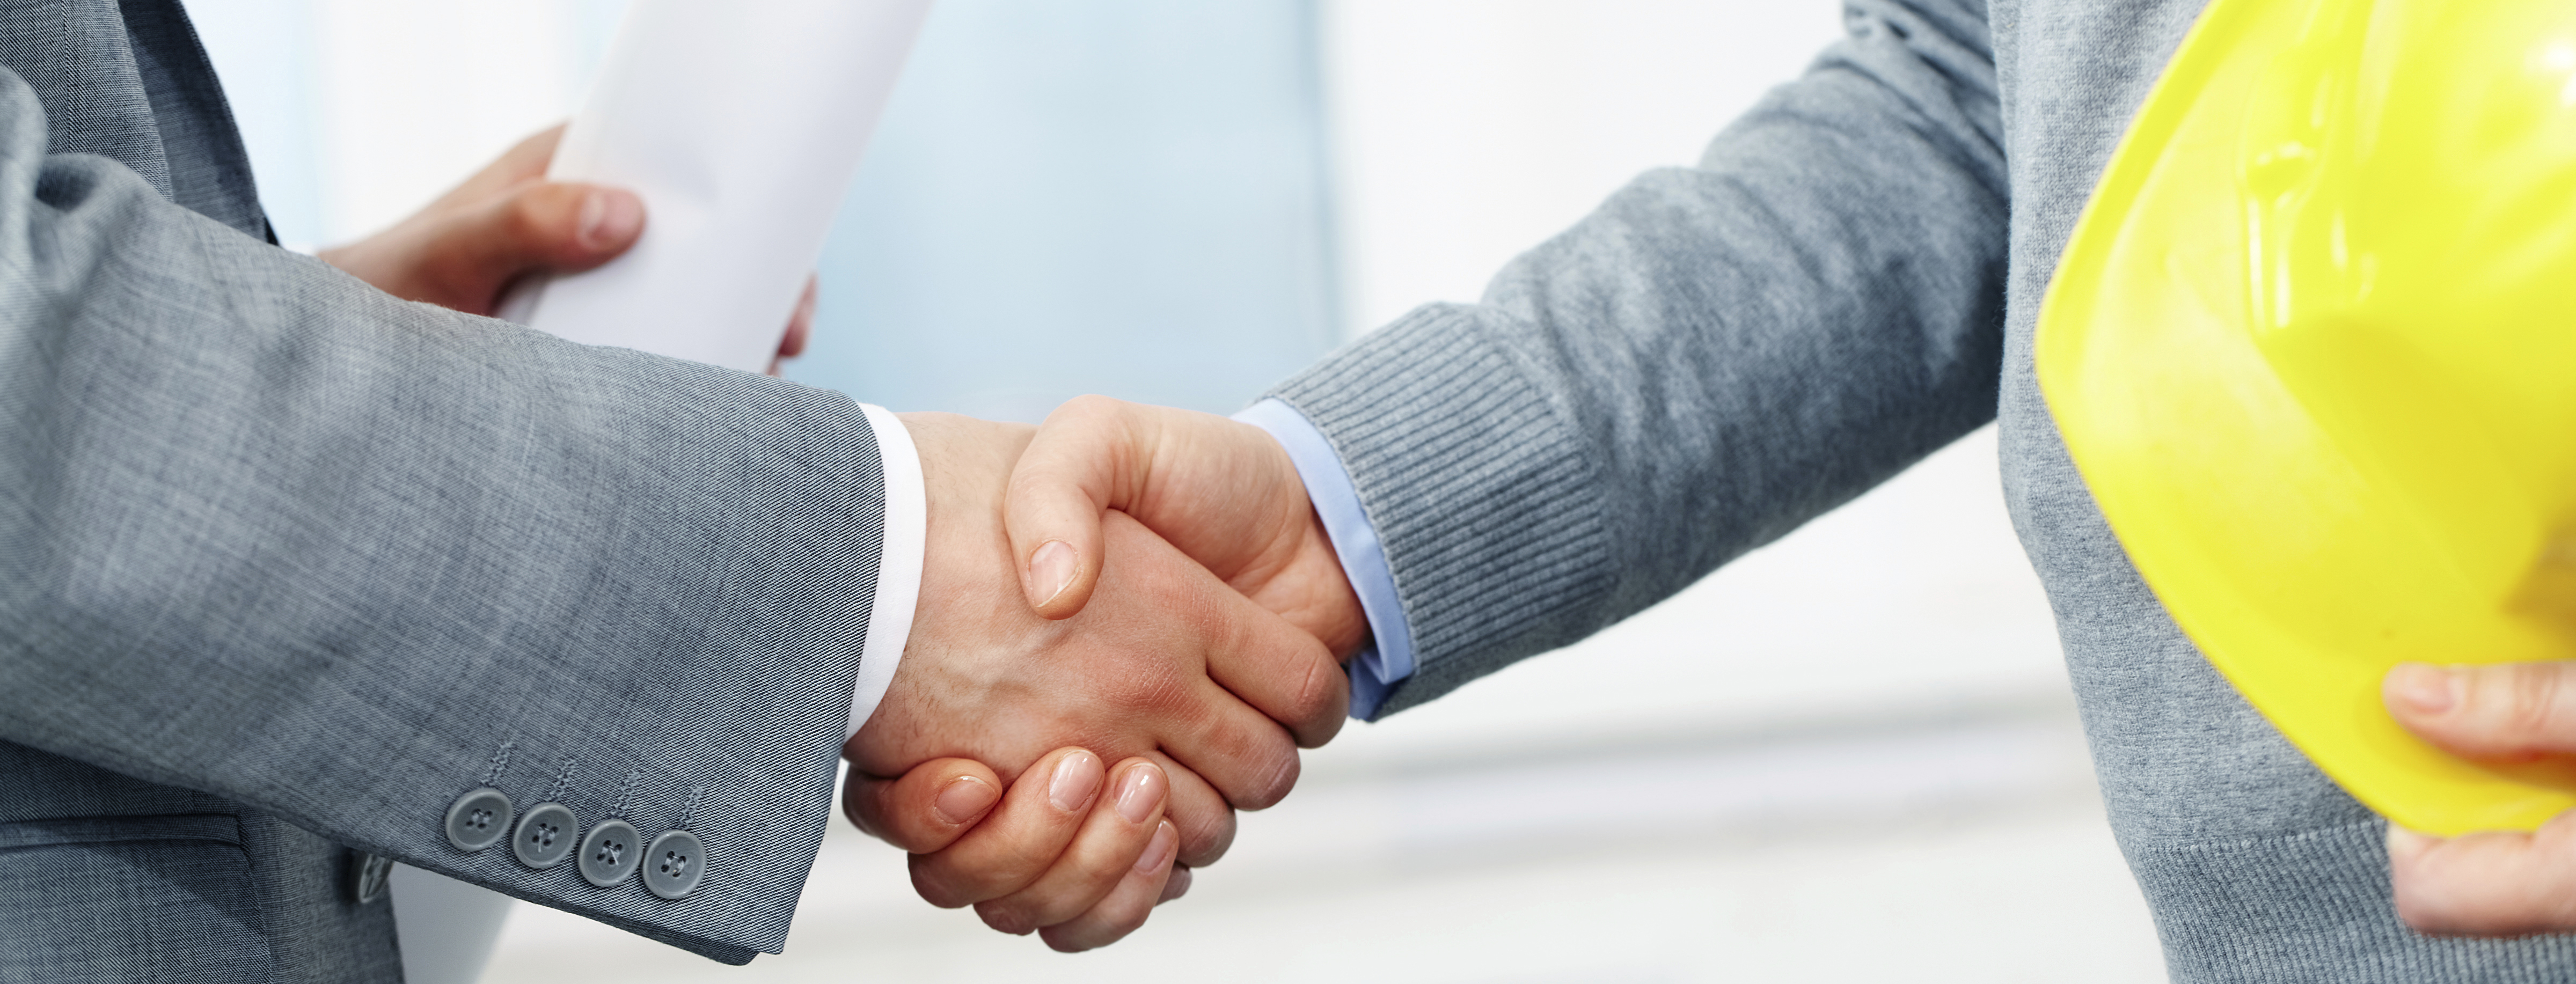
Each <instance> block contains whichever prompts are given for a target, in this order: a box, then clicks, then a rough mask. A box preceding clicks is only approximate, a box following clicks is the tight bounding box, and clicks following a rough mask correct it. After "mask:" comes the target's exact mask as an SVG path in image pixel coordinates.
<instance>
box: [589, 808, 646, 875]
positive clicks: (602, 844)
mask: <svg viewBox="0 0 2576 984" xmlns="http://www.w3.org/2000/svg"><path fill="white" fill-rule="evenodd" d="M643 858H644V836H643V835H642V834H638V833H636V832H635V825H634V824H631V823H627V822H626V821H624V820H602V821H600V822H599V826H596V827H592V828H590V836H587V837H584V838H582V839H581V876H582V877H583V878H587V879H590V883H591V884H593V885H597V886H599V887H601V888H607V887H608V886H610V885H614V884H617V883H618V882H622V881H625V880H626V876H628V875H631V874H634V873H635V863H636V862H638V861H641V860H643Z"/></svg>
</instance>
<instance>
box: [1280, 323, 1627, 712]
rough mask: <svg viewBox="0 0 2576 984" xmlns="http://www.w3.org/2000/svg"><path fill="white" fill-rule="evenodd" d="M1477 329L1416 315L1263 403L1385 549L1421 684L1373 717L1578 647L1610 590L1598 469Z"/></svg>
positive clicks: (1518, 369)
mask: <svg viewBox="0 0 2576 984" xmlns="http://www.w3.org/2000/svg"><path fill="white" fill-rule="evenodd" d="M1481 316H1498V315H1493V314H1492V312H1490V311H1480V310H1479V309H1475V308H1467V307H1461V306H1455V305H1434V306H1431V307H1425V308H1422V309H1420V310H1417V311H1415V312H1414V313H1413V314H1411V315H1408V316H1406V317H1405V318H1404V319H1403V320H1400V321H1398V322H1396V323H1395V324H1393V325H1390V326H1388V327H1386V328H1385V329H1382V330H1380V331H1378V332H1376V333H1374V334H1371V335H1369V336H1368V337H1366V338H1364V339H1361V340H1360V341H1359V342H1357V343H1354V344H1352V345H1350V346H1348V347H1346V348H1344V349H1342V350H1341V351H1339V352H1337V353H1335V354H1333V355H1332V356H1330V357H1328V358H1326V359H1325V360H1324V361H1322V362H1320V363H1317V364H1316V365H1315V366H1314V367H1312V368H1310V369H1308V370H1306V371H1305V372H1302V373H1299V374H1298V375H1297V376H1295V377H1292V378H1290V379H1289V380H1288V381H1287V382H1285V383H1282V384H1280V385H1279V387H1278V388H1276V389H1275V390H1273V391H1272V392H1271V394H1270V395H1271V396H1273V397H1275V398H1277V399H1280V400H1282V401H1285V402H1287V403H1288V404H1289V405H1291V406H1293V407H1295V408H1297V410H1298V412H1300V413H1302V414H1304V415H1305V416H1306V419H1308V420H1310V421H1313V422H1314V424H1315V427H1316V428H1317V429H1318V430H1321V431H1322V432H1323V433H1324V436H1325V438H1326V439H1327V440H1329V441H1331V442H1332V445H1333V450H1334V452H1335V453H1336V454H1338V455H1340V457H1341V459H1342V464H1343V465H1344V466H1345V467H1347V468H1348V469H1349V470H1350V474H1351V480H1352V484H1353V486H1354V487H1355V488H1356V489H1357V491H1358V493H1359V498H1360V503H1361V505H1362V506H1363V507H1364V508H1365V509H1366V510H1367V512H1368V517H1369V521H1370V523H1371V524H1372V525H1373V526H1375V527H1376V528H1377V533H1378V537H1379V539H1380V540H1381V541H1382V542H1383V543H1384V544H1385V547H1386V556H1387V563H1388V567H1389V569H1390V570H1391V571H1392V572H1393V574H1394V577H1395V589H1396V594H1397V596H1398V597H1399V598H1400V599H1401V600H1402V601H1403V605H1404V612H1405V616H1406V619H1407V621H1409V622H1410V623H1411V625H1412V627H1413V643H1414V653H1415V661H1416V666H1417V669H1416V670H1415V672H1414V675H1413V677H1412V678H1411V679H1408V680H1406V681H1404V682H1402V683H1399V684H1397V685H1396V686H1395V688H1394V689H1393V691H1392V692H1390V694H1389V695H1388V697H1387V700H1386V703H1385V704H1384V705H1382V706H1381V707H1380V709H1379V712H1378V713H1379V715H1380V716H1383V715H1384V714H1386V713H1389V712H1392V711H1397V710H1402V709H1404V708H1406V707H1410V706H1413V705H1415V704H1419V703H1421V702H1423V701H1426V700H1430V699H1432V698H1434V697H1438V696H1440V695H1441V694H1444V693H1447V692H1449V691H1450V690H1454V689H1456V688H1457V687H1458V686H1459V685H1461V684H1464V683H1466V682H1467V681H1469V680H1472V679H1475V678H1477V677H1480V676H1483V675H1485V674H1487V673H1490V672H1493V671H1494V670H1496V669H1500V668H1501V667H1502V666H1504V665H1506V664H1508V663H1511V662H1512V661H1514V660H1517V659H1520V658H1522V657H1525V656H1529V655H1532V654H1535V653H1538V652H1543V651H1545V650H1548V649H1553V648H1556V647H1558V646H1562V645H1564V644H1566V643H1569V642H1572V641H1574V639H1575V638H1579V637H1580V636H1581V634H1582V633H1583V632H1585V631H1588V630H1589V628H1590V627H1591V626H1590V622H1589V620H1588V619H1587V618H1586V617H1584V615H1583V612H1584V610H1585V609H1586V608H1587V607H1589V605H1590V604H1591V603H1594V602H1597V601H1598V600H1599V599H1600V598H1601V597H1602V596H1603V595H1604V594H1606V593H1607V591H1608V590H1609V587H1610V584H1611V571H1610V565H1609V561H1610V553H1609V548H1608V545H1607V535H1606V529H1605V527H1604V524H1603V522H1602V519H1601V505H1602V504H1601V501H1600V493H1599V490H1598V489H1597V488H1596V487H1595V483H1596V481H1597V477H1598V475H1597V473H1598V469H1597V468H1596V467H1595V466H1594V464H1593V463H1592V462H1591V460H1590V459H1589V458H1588V457H1587V456H1586V455H1585V453H1584V444H1583V442H1582V441H1581V440H1580V439H1579V437H1578V435H1577V432H1576V431H1575V428H1574V426H1573V422H1572V421H1571V420H1570V419H1569V418H1568V417H1567V415H1566V414H1565V413H1564V412H1563V411H1561V410H1560V409H1558V408H1556V407H1554V406H1552V405H1550V403H1549V402H1548V401H1547V399H1546V398H1545V396H1544V395H1543V394H1542V392H1541V390H1540V389H1539V387H1538V386H1537V385H1535V384H1534V383H1533V382H1532V381H1531V379H1530V378H1529V376H1528V374H1527V370H1526V369H1525V368H1524V367H1523V365H1522V363H1521V362H1520V360H1518V359H1515V358H1514V357H1513V356H1512V355H1511V353H1509V352H1508V351H1506V350H1504V349H1503V348H1501V347H1500V346H1498V345H1496V344H1495V343H1494V342H1493V341H1492V340H1491V339H1490V338H1489V337H1488V335H1487V333H1486V332H1484V331H1481V330H1480V326H1479V324H1478V319H1479V317H1481Z"/></svg>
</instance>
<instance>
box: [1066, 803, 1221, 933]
mask: <svg viewBox="0 0 2576 984" xmlns="http://www.w3.org/2000/svg"><path fill="white" fill-rule="evenodd" d="M1180 840H1181V837H1180V833H1179V832H1178V831H1176V830H1175V829H1173V827H1172V823H1171V821H1169V820H1165V821H1162V822H1160V823H1158V824H1157V825H1156V826H1155V830H1154V835H1153V838H1152V839H1151V840H1150V841H1148V842H1147V844H1146V846H1145V851H1144V853H1142V854H1139V855H1137V857H1136V860H1135V862H1134V863H1132V864H1130V865H1128V866H1127V868H1126V869H1125V870H1123V871H1120V872H1119V873H1118V883H1117V884H1116V885H1115V886H1113V887H1112V888H1111V889H1110V891H1109V893H1108V894H1107V895H1104V896H1102V897H1101V899H1100V901H1098V902H1096V903H1093V904H1092V906H1091V907H1090V908H1089V909H1086V910H1084V911H1083V912H1082V914H1080V915H1077V916H1075V917H1073V918H1071V919H1068V920H1065V921H1063V922H1060V923H1056V924H1054V925H1051V926H1048V927H1046V928H1044V929H1041V930H1039V931H1038V937H1039V938H1040V939H1043V940H1045V941H1046V944H1047V946H1048V947H1050V948H1053V949H1054V950H1056V951H1057V952H1060V953H1079V952H1081V951H1084V950H1089V949H1093V948H1096V947H1103V946H1108V945H1109V944H1112V943H1116V942H1118V941H1119V940H1121V939H1124V938H1126V936H1127V934H1129V933H1133V932H1135V931H1136V929H1137V927H1140V926H1143V925H1145V917H1147V916H1150V915H1153V913H1154V907H1155V906H1157V905H1161V904H1162V902H1163V893H1164V890H1165V888H1164V887H1165V886H1166V885H1168V884H1170V883H1172V882H1173V881H1175V880H1178V881H1179V882H1180V883H1181V885H1182V887H1183V888H1185V889H1186V888H1187V887H1188V885H1189V882H1188V880H1187V879H1186V878H1185V877H1176V876H1178V875H1181V874H1184V872H1182V871H1176V870H1175V869H1174V865H1173V864H1172V856H1173V855H1174V854H1175V853H1177V852H1178V851H1179V849H1180Z"/></svg>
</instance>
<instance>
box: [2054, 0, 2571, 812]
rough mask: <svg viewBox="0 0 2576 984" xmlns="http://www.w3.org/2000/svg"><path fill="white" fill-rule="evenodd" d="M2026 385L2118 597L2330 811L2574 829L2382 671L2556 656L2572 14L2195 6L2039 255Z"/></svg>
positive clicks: (2520, 772) (2299, 1)
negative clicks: (2457, 742)
mask: <svg viewBox="0 0 2576 984" xmlns="http://www.w3.org/2000/svg"><path fill="white" fill-rule="evenodd" d="M2037 359H2038V369H2039V382H2040V388H2041V391H2042V392H2043V393H2044V394H2046V396H2047V399H2048V404H2049V408H2050V410H2051V411H2052V412H2053V414H2054V415H2055V417H2056V420H2057V425H2058V428H2059V430H2060V432H2061V433H2062V434H2063V435H2064V436H2065V438H2066V445H2067V449H2068V450H2069V451H2070V452H2071V453H2072V454H2073V456H2074V459H2075V464H2076V466H2077V468H2078V469H2079V470H2081V471H2082V473H2083V475H2084V479H2085V482H2086V484H2087V485H2089V486H2090V487H2091V488H2092V491H2093V495H2094V498H2095V499H2096V500H2097V501H2099V502H2100V504H2101V507H2102V513H2103V515H2104V516H2105V517H2107V518H2108V519H2109V520H2110V523H2111V528H2112V529H2113V530H2114V531H2115V532H2117V533H2118V534H2119V537H2120V542H2121V544H2122V545H2123V546H2124V547H2126V548H2127V550H2128V553H2129V556H2130V558H2131V559H2132V560H2133V561H2134V562H2135V563H2136V564H2137V568H2138V571H2139V573H2141V574H2143V575H2144V576H2145V577H2146V580H2147V583H2148V585H2150V586H2151V587H2153V588H2154V589H2155V592H2156V594H2157V596H2158V597H2159V598H2161V599H2162V600H2163V601H2164V604H2165V607H2166V608H2167V609H2168V610H2170V611H2171V612H2172V613H2173V616H2174V618H2175V620H2176V621H2177V622H2179V623H2180V624H2181V626H2182V628H2183V630H2184V631H2185V632H2187V633H2189V634H2190V636H2191V638H2192V640H2193V641H2194V642H2195V643H2197V644H2198V645H2199V646H2200V649H2201V651H2202V652H2203V653H2205V654H2207V655H2208V657H2209V660H2210V662H2211V663H2213V664H2216V666H2217V667H2218V669H2219V670H2220V671H2221V672H2223V673H2225V674H2226V675H2227V677H2228V679H2229V680H2231V681H2233V682H2234V683H2235V685H2236V687H2237V689H2238V690H2239V691H2240V692H2242V693H2243V694H2244V695H2245V697H2246V698H2247V699H2248V700H2250V701H2252V702H2253V704H2254V706H2255V707H2257V708H2259V709H2261V710H2262V711H2263V713H2264V714H2265V715H2267V716H2269V717H2270V718H2271V720H2272V722H2273V723H2274V724H2276V725H2278V726H2279V727H2280V729H2281V731H2282V733H2283V734H2285V735H2287V736H2289V738H2290V740H2291V741H2292V742H2294V743H2296V744H2297V745H2298V746H2299V748H2300V749H2301V750H2302V751H2305V752H2306V753H2307V754H2308V756H2309V757H2310V758H2311V759H2313V760H2315V761H2316V763H2317V764H2318V765H2319V766H2320V767H2322V768H2323V769H2324V770H2325V771H2326V773H2327V774H2328V775H2330V776H2332V777H2334V779H2335V781H2336V782H2338V783H2341V784H2342V785H2343V787H2344V788H2345V789H2346V790H2349V791H2351V793H2352V794H2353V795H2354V796H2356V797H2358V798H2359V799H2360V800H2361V801H2362V802H2364V803H2366V804H2368V805H2369V806H2371V807H2372V808H2373V809H2376V810H2378V811H2380V812H2381V813H2383V814H2386V815H2387V816H2388V817H2390V818H2391V819H2393V820H2395V821H2397V822H2398V823H2400V824H2403V825H2405V826H2408V827H2411V828H2414V829H2417V830H2422V831H2425V832H2428V833H2433V834H2439V835H2444V836H2448V835H2454V834H2460V833H2466V832H2469V831H2473V830H2495V829H2526V830H2527V829H2531V828H2534V827H2537V826H2539V825H2540V823H2541V822H2542V821H2544V820H2546V819H2548V818H2549V817H2550V816H2552V815H2554V814H2557V813H2558V812H2560V811H2562V810H2566V809H2568V808H2570V807H2576V768H2571V767H2570V766H2569V765H2567V764H2565V763H2558V762H2540V763H2530V764H2524V765H2479V764H2471V763H2468V762H2464V761H2461V760H2459V759H2455V758H2452V757H2450V756H2448V755H2445V754H2443V753H2442V752H2440V751H2438V750H2436V749H2435V748H2433V747H2432V746H2430V745H2428V744H2425V743H2424V742H2422V741H2420V740H2418V739H2416V738H2414V737H2413V736H2411V735H2410V734H2408V733H2407V732H2406V731H2405V730H2404V729H2402V728H2400V727H2398V726H2397V724H2396V723H2395V722H2394V721H2393V720H2391V719H2390V718H2389V716H2388V714H2387V712H2386V710H2385V709H2384V708H2383V707H2382V705H2381V703H2380V698H2379V682H2380V678H2381V677H2382V676H2383V675H2385V674H2386V673H2387V671H2388V669H2389V667H2391V666H2394V665H2396V664H2397V663H2399V662H2403V661H2410V660H2412V661H2422V662H2430V663H2482V662H2505V661H2522V660H2548V659H2569V658H2576V4H2568V3H2565V2H2563V0H2551V2H2543V0H2478V2H2456V0H2454V2H2444V0H2376V2H2373V0H2216V2H2215V3H2213V4H2212V5H2211V6H2210V7H2209V9H2208V10H2207V11H2206V12H2204V13H2203V15H2202V17H2201V20H2200V23H2199V24H2198V25H2197V26H2195V27H2194V28H2193V29H2192V32H2191V35H2190V36H2189V37H2188V38H2187V39H2186V40H2185V41H2184V43H2183V46H2182V50H2181V51H2180V53H2178V54H2177V55H2176V56H2175V58H2174V61H2173V63H2172V64H2171V65H2170V66H2169V67H2168V68H2167V69H2166V71H2165V77H2164V78H2163V79H2162V80H2161V81H2160V82H2158V83H2157V85H2156V88H2155V90H2154V92H2153V93H2152V94H2151V95H2150V96H2149V97H2148V99H2147V102H2146V105H2145V107H2144V108H2143V109H2141V110H2140V111H2139V116H2138V118H2137V121H2136V122H2135V124H2134V125H2133V126H2132V127H2131V128H2130V131H2129V133H2128V136H2127V137H2126V138H2124V140H2123V142H2122V144H2121V146H2120V149H2119V152H2118V154H2117V155H2116V156H2115V157H2114V158H2113V159H2112V161H2111V164H2110V167H2109V168H2108V169H2107V170H2106V171H2105V172H2104V174H2103V177H2102V183H2101V186H2100V187H2099V188H2098V189H2096V190H2095V192H2094V196H2093V201H2092V203H2091V204H2090V205H2088V206H2087V207H2086V210H2085V214H2084V216H2083V218H2082V219H2081V220H2080V221H2079V222H2078V223H2077V225H2076V229H2075V233H2074V237H2073V239H2072V241H2071V242H2070V243H2069V244H2068V246H2067V248H2066V252H2065V255H2064V256H2063V257H2061V258H2060V260H2059V264H2058V269H2057V276H2056V280H2055V281H2054V282H2053V283H2052V284H2051V285H2050V287H2049V293H2048V298H2047V300H2046V302H2045V303H2044V304H2043V306H2042V308H2041V313H2040V321H2039V334H2038V341H2037Z"/></svg>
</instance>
